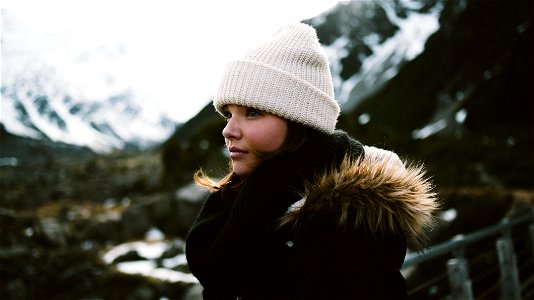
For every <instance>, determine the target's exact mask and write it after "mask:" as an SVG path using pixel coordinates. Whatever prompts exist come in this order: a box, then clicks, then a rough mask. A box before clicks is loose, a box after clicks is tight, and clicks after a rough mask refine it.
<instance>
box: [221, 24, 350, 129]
mask: <svg viewBox="0 0 534 300" xmlns="http://www.w3.org/2000/svg"><path fill="white" fill-rule="evenodd" d="M213 104H214V106H215V108H216V109H217V111H219V113H221V114H222V107H223V106H224V105H227V104H236V105H243V106H249V107H254V108H257V109H260V110H263V111H267V112H270V113H273V114H275V115H278V116H280V117H282V118H284V119H288V120H291V121H295V122H298V123H301V124H304V125H307V126H310V127H312V128H315V129H318V130H320V131H323V132H326V133H332V132H333V131H334V128H335V125H336V122H337V117H338V115H339V111H340V109H339V105H338V104H337V102H336V101H335V99H334V89H333V84H332V76H331V74H330V69H329V65H328V59H327V57H326V55H325V53H324V50H323V49H322V48H321V45H320V43H319V39H318V38H317V33H316V31H315V29H314V28H313V27H311V26H309V25H306V24H303V23H297V24H291V25H287V26H284V27H282V28H281V29H280V30H279V31H278V32H277V33H276V34H275V35H274V36H273V37H272V38H271V39H270V40H269V41H267V42H265V43H263V44H262V45H260V46H259V47H256V48H254V49H252V50H251V51H250V52H249V53H248V54H247V55H245V57H243V58H242V59H239V60H237V61H233V62H231V63H230V64H229V65H228V66H227V68H226V70H225V72H224V75H223V78H222V81H221V83H220V85H219V88H218V90H217V92H216V94H215V97H214V101H213Z"/></svg>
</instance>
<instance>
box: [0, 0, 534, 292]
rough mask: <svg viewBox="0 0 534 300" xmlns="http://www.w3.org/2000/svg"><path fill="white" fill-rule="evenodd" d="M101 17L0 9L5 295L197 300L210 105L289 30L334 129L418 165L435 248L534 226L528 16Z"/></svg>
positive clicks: (262, 10) (207, 9)
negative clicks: (328, 95)
mask: <svg viewBox="0 0 534 300" xmlns="http://www.w3.org/2000/svg"><path fill="white" fill-rule="evenodd" d="M109 2H110V1H108V3H105V2H99V1H91V3H90V4H89V3H85V2H81V1H80V2H77V1H70V2H62V1H51V2H47V4H43V3H40V2H32V1H17V2H15V1H13V2H12V3H11V2H10V1H6V2H5V4H2V11H1V13H2V14H1V18H2V22H1V26H2V27H1V31H2V32H1V34H2V36H1V39H2V40H1V43H2V46H1V47H2V48H1V51H2V52H1V70H2V71H1V76H2V77H1V110H0V121H1V123H0V142H1V144H0V187H1V200H0V222H1V223H0V297H2V299H79V298H95V299H100V298H101V299H197V297H198V293H199V289H198V284H197V282H196V279H195V278H194V277H193V276H192V275H191V274H190V272H189V270H188V267H187V262H186V260H185V256H184V254H183V246H184V239H185V235H186V234H187V231H188V229H189V226H190V225H191V222H192V221H193V220H194V218H195V216H196V213H197V212H198V209H199V207H200V205H201V204H202V200H203V199H204V197H205V196H206V194H205V193H206V192H205V191H202V190H201V189H199V188H198V187H196V186H194V185H193V184H192V174H193V173H194V172H195V171H196V170H198V169H199V168H200V167H202V168H204V169H205V170H207V171H208V173H210V174H211V175H212V176H215V177H217V176H222V175H223V174H225V173H226V172H227V160H228V158H227V157H226V154H225V151H224V141H223V138H222V135H221V131H222V128H223V126H224V121H223V119H222V118H221V117H220V116H219V115H218V114H217V113H216V112H215V110H214V109H213V106H212V105H211V96H212V93H213V92H214V90H215V88H216V85H217V83H218V82H217V81H218V79H219V76H220V74H221V72H222V69H223V68H224V66H225V64H226V63H227V62H228V61H229V60H231V59H232V58H233V57H237V56H239V55H240V54H241V53H242V52H244V51H246V50H247V49H248V48H249V47H250V46H251V45H254V44H255V43H257V42H258V41H261V40H263V39H265V38H266V37H268V36H269V35H271V34H272V33H273V32H274V31H275V30H276V28H277V27H278V26H280V25H282V24H284V23H287V22H297V21H304V22H305V23H308V24H310V25H312V26H314V27H315V28H316V29H317V32H318V35H319V39H320V41H321V43H322V44H323V46H324V48H325V51H326V53H327V54H328V56H329V59H330V64H331V65H330V67H331V71H332V74H333V77H334V85H335V91H336V99H337V100H338V102H339V103H340V105H341V107H342V113H341V116H340V119H339V122H338V126H337V127H338V129H342V130H345V131H347V132H348V133H350V134H351V135H352V136H354V137H356V138H357V139H359V140H360V141H361V142H363V143H365V144H368V145H374V146H377V147H381V148H385V149H388V150H393V151H395V152H397V153H398V154H399V155H400V156H402V157H404V158H406V159H408V160H410V161H413V162H422V163H424V164H425V165H426V166H427V169H428V175H429V176H431V177H432V180H433V181H434V184H435V186H436V189H437V191H438V192H439V195H440V199H441V200H442V202H443V208H442V210H441V211H440V213H439V214H438V217H439V218H440V220H441V221H440V226H439V228H438V229H437V230H436V231H435V232H434V233H433V235H432V243H434V244H435V243H439V242H443V241H446V240H448V239H450V238H451V237H453V236H455V235H457V234H462V233H463V234H465V233H469V232H472V231H475V230H477V229H480V228H484V227H486V226H489V225H492V224H495V223H498V222H499V221H501V220H502V219H503V218H505V217H513V216H515V215H518V214H521V213H522V212H524V211H531V210H532V207H533V204H534V175H533V174H534V121H533V120H534V119H533V116H534V74H533V71H534V47H533V46H534V36H533V21H534V2H532V1H530V0H490V1H480V0H479V1H477V0H452V1H446V0H383V1H370V0H369V1H363V0H361V1H315V2H321V3H315V2H313V1H269V2H267V1H265V2H264V1H258V2H254V1H248V2H239V1H199V2H197V3H193V1H185V2H184V1H182V2H183V4H173V5H169V4H168V3H167V2H163V1H151V2H150V4H148V2H141V1H138V2H136V1H131V2H122V1H116V2H111V3H109ZM314 3H315V4H314ZM312 4H313V5H312ZM411 276H412V277H413V278H412V279H410V278H408V279H409V283H410V282H412V281H414V280H416V279H414V278H417V272H415V273H413V274H412V275H411ZM410 284H411V283H410ZM436 294H439V293H437V292H434V293H433V294H432V293H431V292H429V293H427V294H424V295H423V296H420V298H433V297H434V296H433V295H436ZM436 297H437V296H436Z"/></svg>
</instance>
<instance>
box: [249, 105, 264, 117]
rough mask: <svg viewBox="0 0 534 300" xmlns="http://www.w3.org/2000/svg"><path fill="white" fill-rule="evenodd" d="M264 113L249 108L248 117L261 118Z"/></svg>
mask: <svg viewBox="0 0 534 300" xmlns="http://www.w3.org/2000/svg"><path fill="white" fill-rule="evenodd" d="M261 115H262V112H261V110H259V109H255V108H252V107H249V108H247V117H252V118H253V117H258V116H261Z"/></svg>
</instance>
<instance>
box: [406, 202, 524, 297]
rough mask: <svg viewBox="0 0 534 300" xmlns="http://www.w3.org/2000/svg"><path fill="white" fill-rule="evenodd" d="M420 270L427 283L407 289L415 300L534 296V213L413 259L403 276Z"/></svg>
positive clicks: (456, 239) (408, 259) (410, 256)
mask: <svg viewBox="0 0 534 300" xmlns="http://www.w3.org/2000/svg"><path fill="white" fill-rule="evenodd" d="M526 228H528V230H526ZM475 247H476V248H475ZM473 248H475V249H473ZM417 269H419V270H418V271H419V278H421V277H423V278H424V280H417V281H416V282H415V283H414V284H412V286H410V284H408V296H409V298H410V299H462V300H463V299H495V298H500V299H512V300H513V299H522V298H523V299H527V298H531V297H534V210H533V211H530V212H528V213H526V214H524V215H521V216H520V217H516V218H513V219H505V220H503V221H502V222H501V223H499V224H496V225H493V226H490V227H486V228H484V229H481V230H478V231H476V232H473V233H469V234H465V235H458V236H455V237H454V238H452V239H451V240H449V241H447V242H444V243H441V244H437V245H435V246H433V247H430V248H429V249H428V250H426V251H425V252H423V253H415V254H408V255H407V256H406V259H405V261H404V264H403V267H402V271H403V274H405V277H407V279H410V275H413V272H414V270H417ZM470 271H471V272H470ZM470 273H471V276H470ZM407 282H408V283H410V281H409V280H407Z"/></svg>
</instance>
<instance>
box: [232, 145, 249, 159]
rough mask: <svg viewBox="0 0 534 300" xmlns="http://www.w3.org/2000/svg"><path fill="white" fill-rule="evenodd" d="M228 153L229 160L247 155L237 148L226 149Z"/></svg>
mask: <svg viewBox="0 0 534 300" xmlns="http://www.w3.org/2000/svg"><path fill="white" fill-rule="evenodd" d="M228 152H230V158H231V159H236V158H240V157H243V156H244V155H245V154H247V153H248V152H247V151H245V150H242V149H240V148H237V147H228Z"/></svg>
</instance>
